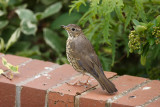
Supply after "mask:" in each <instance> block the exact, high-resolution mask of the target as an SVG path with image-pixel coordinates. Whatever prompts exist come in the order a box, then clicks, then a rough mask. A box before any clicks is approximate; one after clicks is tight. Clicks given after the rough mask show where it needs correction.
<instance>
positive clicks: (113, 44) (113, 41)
mask: <svg viewBox="0 0 160 107" xmlns="http://www.w3.org/2000/svg"><path fill="white" fill-rule="evenodd" d="M115 54H116V37H115V35H112V66H114V61H115V56H116V55H115Z"/></svg>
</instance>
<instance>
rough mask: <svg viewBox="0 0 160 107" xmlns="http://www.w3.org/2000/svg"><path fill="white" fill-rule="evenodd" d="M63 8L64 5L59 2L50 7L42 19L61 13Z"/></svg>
mask: <svg viewBox="0 0 160 107" xmlns="http://www.w3.org/2000/svg"><path fill="white" fill-rule="evenodd" d="M61 8H62V3H61V2H57V3H55V4H53V5H51V6H49V7H48V8H47V9H46V10H45V11H44V12H43V14H42V17H41V19H44V18H47V17H49V16H51V15H53V14H55V13H57V12H59V11H60V9H61Z"/></svg>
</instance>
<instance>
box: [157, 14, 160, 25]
mask: <svg viewBox="0 0 160 107" xmlns="http://www.w3.org/2000/svg"><path fill="white" fill-rule="evenodd" d="M156 20H157V22H158V23H159V24H160V15H158V16H157V17H156Z"/></svg>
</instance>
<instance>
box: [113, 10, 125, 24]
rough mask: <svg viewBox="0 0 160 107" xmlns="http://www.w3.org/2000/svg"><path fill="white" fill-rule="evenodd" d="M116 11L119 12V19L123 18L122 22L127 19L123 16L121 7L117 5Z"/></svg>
mask: <svg viewBox="0 0 160 107" xmlns="http://www.w3.org/2000/svg"><path fill="white" fill-rule="evenodd" d="M115 11H116V14H117V16H118V18H119V20H121V21H122V22H124V20H125V19H124V16H123V14H122V9H121V7H116V8H115Z"/></svg>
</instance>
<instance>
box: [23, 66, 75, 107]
mask: <svg viewBox="0 0 160 107" xmlns="http://www.w3.org/2000/svg"><path fill="white" fill-rule="evenodd" d="M76 74H78V73H77V72H76V71H75V70H74V69H73V68H72V67H71V66H70V65H62V66H61V67H59V68H57V69H55V70H52V71H51V72H50V73H44V74H42V75H41V76H40V77H39V78H36V79H35V80H33V81H31V82H29V83H27V84H25V85H23V89H22V91H21V106H23V107H44V105H45V96H46V92H47V90H48V89H50V88H52V87H54V86H56V85H57V84H59V83H61V82H63V81H65V80H67V79H69V78H71V77H72V76H75V75H76ZM28 90H30V91H28ZM31 96H32V97H31ZM24 99H28V100H30V102H29V103H28V101H27V100H24ZM26 104H27V105H26ZM25 105H26V106H25Z"/></svg>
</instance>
